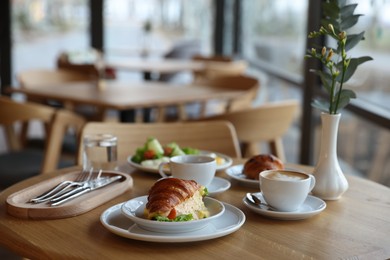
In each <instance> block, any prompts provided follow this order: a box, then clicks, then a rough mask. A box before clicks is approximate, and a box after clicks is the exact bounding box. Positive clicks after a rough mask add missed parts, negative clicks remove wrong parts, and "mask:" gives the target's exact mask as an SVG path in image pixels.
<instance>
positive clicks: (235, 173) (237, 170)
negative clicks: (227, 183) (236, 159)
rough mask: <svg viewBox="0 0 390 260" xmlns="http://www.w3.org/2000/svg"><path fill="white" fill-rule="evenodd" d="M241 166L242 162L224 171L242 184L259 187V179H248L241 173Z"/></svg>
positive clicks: (242, 166)
mask: <svg viewBox="0 0 390 260" xmlns="http://www.w3.org/2000/svg"><path fill="white" fill-rule="evenodd" d="M243 168H244V165H243V164H238V165H234V166H231V167H229V168H227V169H226V171H225V172H226V174H227V175H228V176H229V177H231V178H232V179H234V180H236V181H238V182H239V183H240V184H242V185H245V186H248V187H251V188H257V189H260V186H259V180H252V179H248V178H247V177H246V176H245V174H243V173H242V169H243Z"/></svg>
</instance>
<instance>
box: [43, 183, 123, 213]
mask: <svg viewBox="0 0 390 260" xmlns="http://www.w3.org/2000/svg"><path fill="white" fill-rule="evenodd" d="M121 178H122V176H120V175H118V176H114V177H102V178H99V179H96V180H92V181H89V182H88V183H86V184H85V185H83V186H82V187H79V188H76V189H77V191H72V192H71V193H69V194H68V196H66V197H63V198H61V199H56V200H54V201H53V200H51V201H50V202H51V204H50V205H51V206H58V205H60V204H62V203H65V202H67V201H69V200H72V199H74V198H77V197H80V196H81V195H83V194H85V193H88V192H90V191H93V190H96V189H100V188H103V187H105V186H107V185H109V184H111V183H113V182H116V181H118V180H120V179H121ZM76 189H75V190H76Z"/></svg>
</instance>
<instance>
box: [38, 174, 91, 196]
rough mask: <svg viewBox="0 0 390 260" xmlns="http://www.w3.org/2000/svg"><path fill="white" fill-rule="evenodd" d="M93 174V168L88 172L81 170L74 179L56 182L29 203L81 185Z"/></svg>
mask: <svg viewBox="0 0 390 260" xmlns="http://www.w3.org/2000/svg"><path fill="white" fill-rule="evenodd" d="M92 174H93V168H91V170H90V171H89V172H87V171H86V170H83V171H82V172H81V173H80V174H79V175H78V176H77V178H76V179H75V180H74V181H63V182H60V183H59V184H57V185H56V186H55V187H54V188H52V189H51V190H49V191H46V192H44V193H42V194H41V195H38V196H37V197H35V198H32V199H30V202H31V203H41V202H45V201H48V200H50V199H52V198H54V197H56V196H58V195H61V194H63V193H65V192H66V191H68V190H69V189H71V188H72V187H79V186H82V185H83V184H84V183H85V182H87V181H89V180H90V179H91V177H92Z"/></svg>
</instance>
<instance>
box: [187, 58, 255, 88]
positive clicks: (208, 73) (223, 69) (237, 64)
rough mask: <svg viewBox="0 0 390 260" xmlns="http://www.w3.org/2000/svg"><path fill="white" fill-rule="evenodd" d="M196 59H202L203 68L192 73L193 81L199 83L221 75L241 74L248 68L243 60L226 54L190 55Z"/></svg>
mask: <svg viewBox="0 0 390 260" xmlns="http://www.w3.org/2000/svg"><path fill="white" fill-rule="evenodd" d="M192 59H193V60H196V61H204V62H205V68H204V69H203V70H201V71H195V72H194V73H193V76H194V82H196V83H201V82H203V81H205V80H206V81H207V80H210V79H214V78H218V77H223V76H236V75H243V74H244V73H245V71H246V69H247V68H248V63H247V62H246V61H244V60H233V59H232V58H230V57H228V56H221V55H215V56H201V55H195V56H193V57H192Z"/></svg>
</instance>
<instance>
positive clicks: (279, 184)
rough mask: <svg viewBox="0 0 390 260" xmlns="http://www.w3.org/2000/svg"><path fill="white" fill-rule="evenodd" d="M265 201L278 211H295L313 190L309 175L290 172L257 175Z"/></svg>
mask: <svg viewBox="0 0 390 260" xmlns="http://www.w3.org/2000/svg"><path fill="white" fill-rule="evenodd" d="M259 180H260V190H261V192H262V194H263V197H264V199H265V201H266V202H267V203H268V204H269V205H270V206H272V207H273V208H276V209H278V210H280V211H296V210H298V209H299V207H300V206H301V205H302V204H303V203H304V201H305V200H306V198H307V195H308V194H309V192H310V191H311V190H312V189H313V188H314V185H315V178H314V176H313V175H311V174H307V173H303V172H299V171H292V170H267V171H263V172H261V173H260V174H259Z"/></svg>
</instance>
